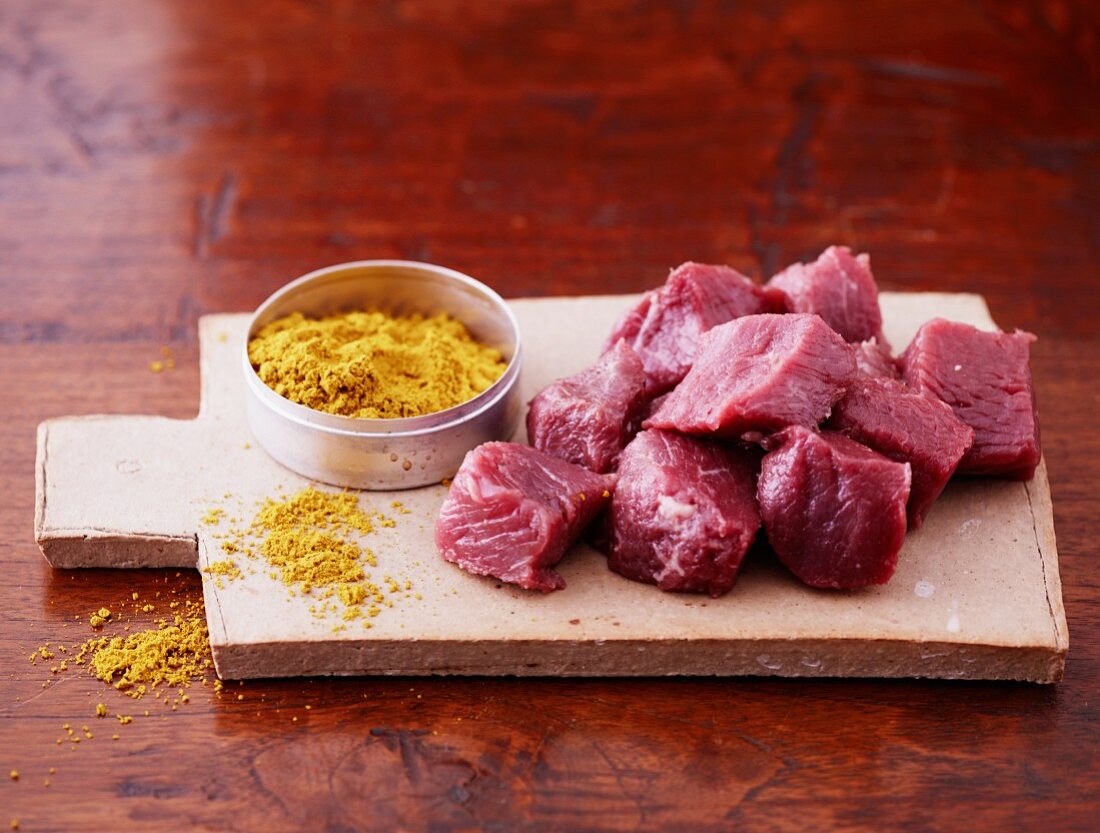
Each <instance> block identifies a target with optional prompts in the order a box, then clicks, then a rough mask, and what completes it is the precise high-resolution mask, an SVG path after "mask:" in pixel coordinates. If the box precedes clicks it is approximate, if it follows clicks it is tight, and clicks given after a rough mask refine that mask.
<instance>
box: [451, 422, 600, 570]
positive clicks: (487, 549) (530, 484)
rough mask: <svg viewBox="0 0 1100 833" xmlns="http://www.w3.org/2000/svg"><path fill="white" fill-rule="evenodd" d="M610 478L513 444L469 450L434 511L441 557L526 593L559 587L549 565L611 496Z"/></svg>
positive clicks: (557, 559) (558, 559)
mask: <svg viewBox="0 0 1100 833" xmlns="http://www.w3.org/2000/svg"><path fill="white" fill-rule="evenodd" d="M614 487H615V479H614V478H613V477H611V476H609V475H603V474H595V473H593V472H590V471H588V470H587V469H583V468H581V467H580V466H574V465H573V464H572V463H567V462H565V461H564V460H559V459H558V458H557V457H552V456H550V455H549V454H544V453H543V452H541V451H538V450H537V449H534V448H530V447H529V446H525V445H517V444H515V443H485V444H484V445H480V446H478V447H477V448H475V449H473V450H472V451H470V452H469V453H468V454H467V455H466V458H465V459H464V460H463V461H462V466H461V467H460V468H459V470H458V473H457V474H456V475H455V477H454V481H453V482H452V483H451V489H450V492H449V493H448V495H447V499H446V500H445V501H444V502H443V507H442V508H441V509H440V510H439V518H438V519H437V520H436V525H435V543H436V546H437V547H438V548H439V552H440V553H441V554H442V556H443V558H444V559H446V560H447V561H452V562H454V563H455V564H458V566H460V567H462V569H464V570H466V571H468V572H471V573H476V574H478V575H485V576H495V577H496V578H498V579H500V580H501V581H506V582H509V583H511V584H518V585H519V586H520V587H525V588H527V589H528V590H541V591H543V592H549V591H550V590H560V589H561V588H563V587H565V579H563V578H562V577H561V576H560V575H559V574H558V573H556V572H555V571H554V570H553V569H551V568H552V567H553V566H554V565H555V564H557V563H558V561H560V560H561V557H562V556H563V555H564V554H565V552H566V550H568V549H569V547H570V546H571V545H572V544H573V542H574V541H576V540H577V538H578V537H579V536H580V534H581V532H582V531H583V530H584V527H585V526H587V525H588V524H589V523H590V522H591V521H592V519H593V518H595V517H596V516H597V515H598V514H599V513H600V512H601V510H602V509H603V508H604V506H605V505H606V504H607V502H608V500H609V499H610V497H611V491H612V489H614Z"/></svg>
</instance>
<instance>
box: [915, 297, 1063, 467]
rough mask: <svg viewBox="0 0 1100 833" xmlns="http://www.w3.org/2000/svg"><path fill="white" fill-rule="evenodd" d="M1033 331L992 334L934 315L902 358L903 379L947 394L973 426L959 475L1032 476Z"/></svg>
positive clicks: (1035, 437)
mask: <svg viewBox="0 0 1100 833" xmlns="http://www.w3.org/2000/svg"><path fill="white" fill-rule="evenodd" d="M1033 341H1035V336H1033V335H1032V334H1031V333H1025V332H1022V331H1019V330H1017V331H1016V332H1015V333H988V332H983V331H981V330H978V329H976V328H975V327H971V326H970V325H969V324H960V323H957V322H954V321H945V320H943V319H942V318H935V319H933V320H931V321H929V322H927V323H926V324H924V325H923V326H922V327H921V328H920V330H918V331H917V334H916V336H914V338H913V341H912V343H911V344H910V345H909V347H908V348H906V350H905V352H904V353H903V354H902V357H901V366H902V377H903V378H904V379H905V382H906V384H908V385H909V386H910V387H912V388H915V389H917V390H921V391H926V392H928V393H930V394H932V395H933V396H935V397H937V398H939V399H941V400H943V401H944V402H946V403H947V404H948V405H950V406H951V409H952V410H953V411H954V412H955V415H956V416H957V417H958V418H959V419H961V420H962V421H963V422H965V423H966V424H967V425H969V426H970V427H971V428H973V429H974V443H973V445H972V446H971V447H970V450H969V451H968V452H967V454H966V456H965V457H964V458H963V460H962V462H961V463H960V464H959V469H958V470H959V473H961V474H990V475H997V476H1000V477H1009V478H1013V479H1018V480H1029V479H1030V478H1031V476H1032V475H1033V474H1034V473H1035V467H1036V466H1037V465H1039V458H1040V456H1041V454H1042V449H1041V445H1040V440H1039V413H1038V407H1037V405H1036V403H1035V389H1034V387H1033V386H1032V381H1031V364H1030V360H1029V348H1030V345H1031V342H1033Z"/></svg>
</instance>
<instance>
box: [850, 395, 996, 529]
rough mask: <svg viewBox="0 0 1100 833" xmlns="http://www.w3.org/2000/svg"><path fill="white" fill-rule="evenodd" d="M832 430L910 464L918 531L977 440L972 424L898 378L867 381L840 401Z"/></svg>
mask: <svg viewBox="0 0 1100 833" xmlns="http://www.w3.org/2000/svg"><path fill="white" fill-rule="evenodd" d="M828 424H829V427H830V428H832V429H835V430H837V431H840V432H841V433H842V434H844V435H845V436H847V437H851V438H852V439H853V440H855V441H856V442H860V443H863V445H865V446H868V447H869V448H873V449H874V450H875V451H877V452H879V453H880V454H884V455H886V456H887V457H889V458H890V459H891V460H897V461H898V462H899V463H908V464H909V465H910V467H911V468H912V472H913V482H912V486H911V488H910V490H909V505H908V515H909V526H910V527H912V528H914V529H915V528H917V527H919V526H920V525H921V524H922V523H923V522H924V517H925V515H927V514H928V510H929V509H930V508H931V506H932V503H933V502H934V501H935V500H936V498H938V497H939V496H940V492H942V491H943V487H944V486H946V485H947V481H948V480H950V479H951V475H952V474H954V473H955V468H956V467H957V466H958V465H959V461H960V460H962V458H963V455H964V454H966V452H967V451H968V450H969V448H970V444H971V442H973V440H974V432H973V431H972V430H971V429H970V426H969V425H967V424H966V423H965V422H963V421H962V420H960V419H959V418H958V417H956V416H955V414H954V413H953V412H952V411H951V409H950V408H949V407H948V406H947V405H945V404H944V403H943V402H941V401H940V400H938V399H936V398H935V397H934V396H930V395H928V394H923V393H919V392H917V391H914V390H913V389H912V388H909V387H907V386H906V385H904V384H902V383H901V382H899V381H896V380H894V379H882V378H862V379H857V380H856V381H855V382H853V383H852V386H851V387H850V388H848V392H847V393H846V394H845V395H844V398H843V399H841V400H840V401H839V402H837V404H836V407H835V408H834V409H833V415H832V417H831V418H830V419H829V423H828Z"/></svg>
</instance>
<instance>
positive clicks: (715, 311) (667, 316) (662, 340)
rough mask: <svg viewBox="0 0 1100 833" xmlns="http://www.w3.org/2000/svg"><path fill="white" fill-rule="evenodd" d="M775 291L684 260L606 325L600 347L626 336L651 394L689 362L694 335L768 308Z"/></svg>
mask: <svg viewBox="0 0 1100 833" xmlns="http://www.w3.org/2000/svg"><path fill="white" fill-rule="evenodd" d="M774 297H775V296H774V293H769V292H767V291H766V290H764V289H763V288H762V287H760V286H757V285H756V284H755V283H753V282H752V281H751V280H750V279H749V278H747V277H745V276H744V275H742V274H741V273H739V272H737V271H736V270H734V269H731V268H730V267H728V266H711V265H707V264H703V263H684V264H683V265H681V266H678V267H676V269H674V270H673V271H672V274H670V275H669V276H668V280H667V281H666V282H665V284H664V286H661V287H660V288H658V289H654V290H652V291H650V292H647V293H646V294H645V295H644V296H643V297H642V299H641V300H640V301H639V302H638V303H637V305H635V306H634V307H633V308H632V309H629V310H627V312H626V313H625V314H624V315H623V316H622V318H620V319H619V321H618V322H617V323H616V324H615V326H614V328H613V329H612V330H611V335H610V336H609V337H608V339H607V343H606V344H605V346H604V351H605V352H606V351H607V350H610V349H611V348H612V347H614V346H615V343H616V342H618V341H619V340H620V339H623V340H625V341H626V342H627V343H628V344H630V346H631V347H633V348H634V352H636V353H637V354H638V357H639V358H640V359H641V360H642V365H643V366H644V367H645V372H646V380H647V381H646V391H647V393H648V394H649V395H650V396H651V397H653V396H657V395H658V394H661V393H664V392H665V391H668V390H671V389H672V388H673V387H675V386H676V385H677V384H678V383H679V381H680V380H681V379H683V378H684V374H686V373H687V372H688V368H690V367H691V362H692V359H694V357H695V351H696V348H697V347H698V344H699V337H700V336H701V335H702V334H703V333H705V332H706V331H707V330H709V329H710V328H711V327H714V326H716V325H718V324H723V323H725V322H726V321H730V320H731V319H734V318H738V317H740V316H742V315H753V314H755V313H760V312H768V311H770V310H771V309H772V308H773V306H774V304H775V301H774V300H773V298H774Z"/></svg>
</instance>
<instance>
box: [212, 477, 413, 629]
mask: <svg viewBox="0 0 1100 833" xmlns="http://www.w3.org/2000/svg"><path fill="white" fill-rule="evenodd" d="M394 525H395V524H394V521H393V519H392V518H389V517H386V516H385V515H382V514H380V513H377V512H367V511H364V510H363V509H362V508H361V507H360V506H359V498H358V496H357V495H355V494H350V493H346V492H341V493H332V492H324V491H321V490H319V489H315V488H313V487H309V488H306V489H303V490H301V491H299V492H297V493H296V494H293V495H291V496H289V497H286V498H284V499H281V500H274V499H270V498H269V499H268V500H266V501H265V502H264V503H263V504H261V505H260V507H259V509H258V511H257V512H256V516H255V518H254V519H253V521H252V523H251V525H250V526H249V527H248V528H247V529H244V530H234V531H231V532H230V533H228V534H227V535H224V536H221V546H222V550H223V551H224V552H225V553H226V554H227V555H230V556H236V555H244V556H246V557H257V556H258V557H261V558H263V559H264V561H266V563H267V564H268V565H269V566H271V567H273V568H275V569H274V572H273V573H272V576H273V577H274V578H276V579H278V580H279V581H281V582H282V583H283V584H284V585H286V586H287V587H288V588H290V589H291V592H292V594H296V593H302V594H310V595H311V596H312V597H313V598H314V599H316V600H317V602H316V603H315V604H314V605H312V606H311V607H310V612H311V613H313V615H314V616H315V617H317V618H322V617H324V616H325V615H326V614H327V613H328V612H330V611H335V612H341V611H342V617H343V619H344V620H345V621H351V620H354V619H359V618H360V617H363V616H366V617H368V618H372V617H374V616H377V615H378V614H379V613H380V612H381V610H382V608H383V607H392V605H393V599H392V596H393V594H395V593H399V592H402V591H403V590H404V591H407V590H408V589H409V588H411V586H412V585H411V583H410V582H408V581H406V582H404V585H398V584H396V583H394V582H392V580H390V579H389V577H387V578H386V579H384V580H383V582H376V581H374V580H373V579H372V578H371V576H370V574H369V573H368V568H374V567H377V566H378V562H377V559H376V558H375V555H374V553H373V552H372V551H371V550H370V549H367V548H365V547H363V546H362V544H361V543H360V541H359V538H360V537H361V536H364V535H368V534H370V533H372V532H374V531H375V530H376V529H378V528H381V527H393V526H394ZM223 564H233V565H234V566H236V564H235V562H233V561H231V560H226V561H219V562H213V563H212V564H211V565H210V566H209V567H208V568H207V571H208V572H210V573H212V574H214V575H216V576H219V577H220V576H225V577H227V578H235V577H237V576H239V575H240V571H239V568H237V573H236V574H233V573H232V571H231V570H230V569H229V568H228V567H223V566H221V565H223ZM219 586H220V585H219ZM387 596H391V598H387ZM369 626H370V625H369V623H367V627H369Z"/></svg>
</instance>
